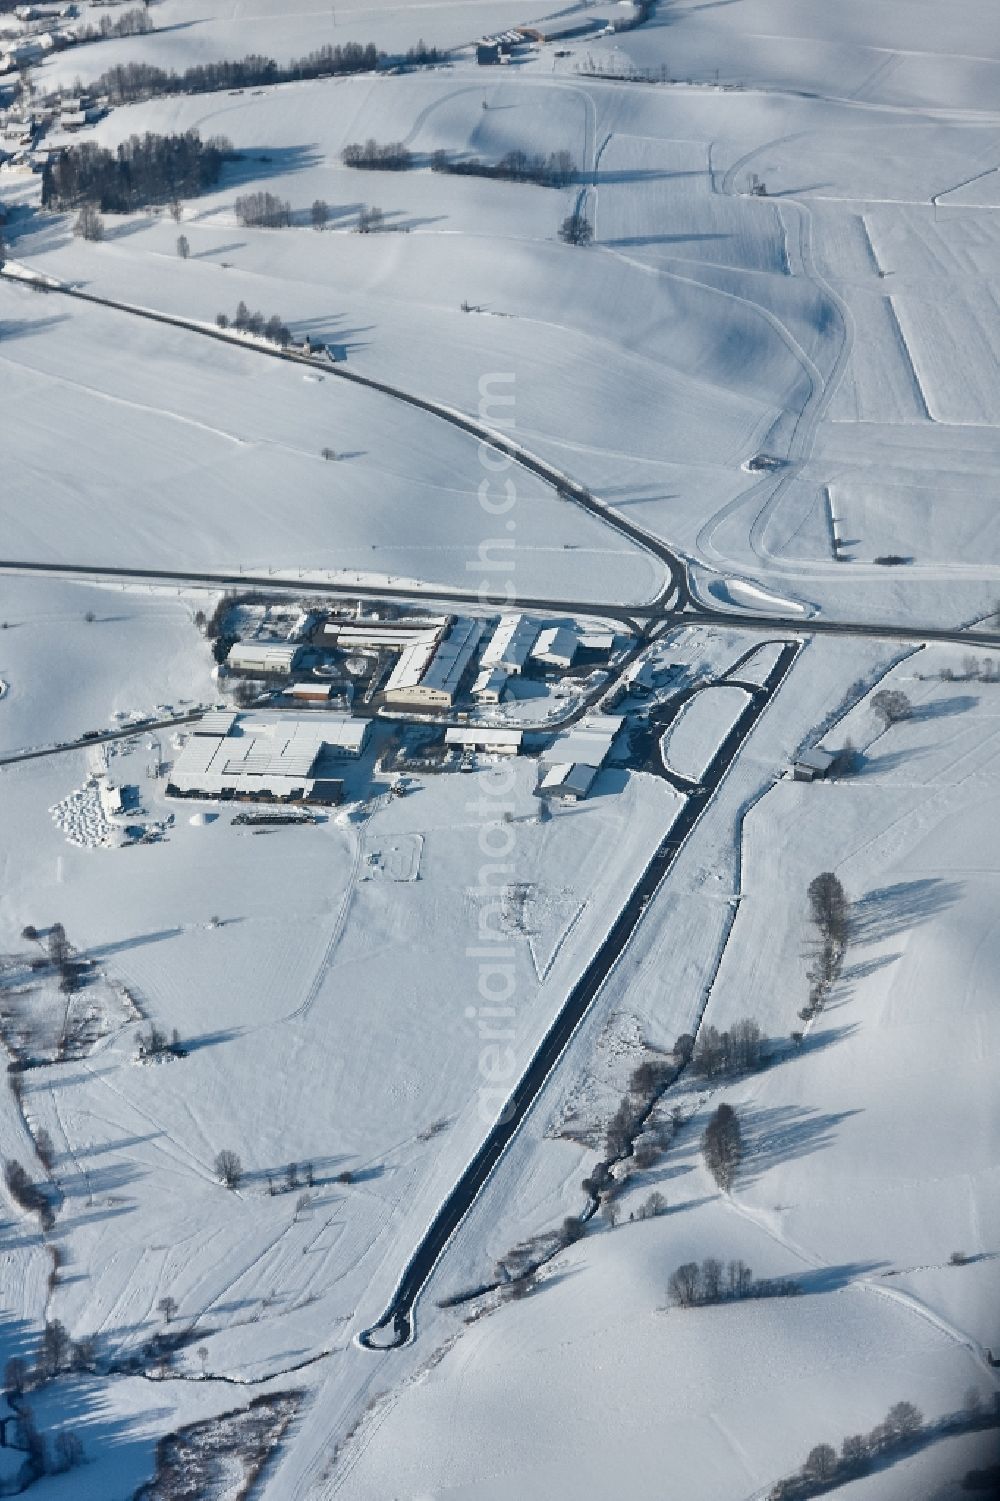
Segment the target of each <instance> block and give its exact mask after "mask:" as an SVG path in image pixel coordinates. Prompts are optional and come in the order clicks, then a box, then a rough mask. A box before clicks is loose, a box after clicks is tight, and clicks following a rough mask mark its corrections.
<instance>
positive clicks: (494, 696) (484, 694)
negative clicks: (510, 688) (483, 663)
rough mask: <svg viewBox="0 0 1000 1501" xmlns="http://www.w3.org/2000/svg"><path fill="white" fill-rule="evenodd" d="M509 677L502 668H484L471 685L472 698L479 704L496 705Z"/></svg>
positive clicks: (502, 694)
mask: <svg viewBox="0 0 1000 1501" xmlns="http://www.w3.org/2000/svg"><path fill="white" fill-rule="evenodd" d="M509 676H510V674H509V673H508V672H506V671H505V670H504V668H502V667H484V668H483V669H482V671H481V672H480V674H479V676H478V677H477V678H476V681H475V682H474V683H473V685H472V697H473V698H474V699H477V700H478V701H479V703H481V704H498V703H499V702H500V700H501V699H502V698H503V696H504V692H505V690H506V688H507V679H508V677H509Z"/></svg>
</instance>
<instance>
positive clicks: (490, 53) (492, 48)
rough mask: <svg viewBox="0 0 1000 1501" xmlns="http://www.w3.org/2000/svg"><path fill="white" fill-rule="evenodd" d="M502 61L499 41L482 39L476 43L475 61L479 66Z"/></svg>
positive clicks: (487, 65) (488, 65)
mask: <svg viewBox="0 0 1000 1501" xmlns="http://www.w3.org/2000/svg"><path fill="white" fill-rule="evenodd" d="M503 61H504V57H503V53H502V52H501V50H500V43H499V42H494V41H483V42H478V43H477V44H476V62H477V63H478V64H479V66H480V67H481V68H488V67H490V66H491V65H492V64H494V63H502V62H503Z"/></svg>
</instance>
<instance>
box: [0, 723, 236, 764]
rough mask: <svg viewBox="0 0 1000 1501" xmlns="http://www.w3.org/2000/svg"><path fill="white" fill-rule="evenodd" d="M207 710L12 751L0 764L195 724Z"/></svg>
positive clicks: (37, 758)
mask: <svg viewBox="0 0 1000 1501" xmlns="http://www.w3.org/2000/svg"><path fill="white" fill-rule="evenodd" d="M206 712H207V711H206V710H204V709H195V710H194V711H193V712H192V713H190V714H181V715H178V716H177V717H176V718H175V719H150V720H143V722H142V724H133V725H130V726H129V728H128V729H121V730H101V731H100V732H99V733H98V734H96V735H80V736H78V737H77V738H76V739H75V740H64V741H63V742H62V743H61V744H59V745H44V746H41V747H40V748H39V749H37V750H23V751H12V752H10V753H8V754H6V755H0V766H14V765H16V763H17V762H18V761H40V760H41V759H42V757H43V756H63V755H65V754H66V752H67V751H73V750H87V749H88V747H89V746H91V745H107V744H108V743H109V741H112V740H131V738H132V736H133V735H149V734H151V733H153V732H154V731H156V730H172V729H173V728H174V727H175V726H176V725H179V724H193V723H194V721H195V720H196V719H201V717H202V715H203V714H205V713H206Z"/></svg>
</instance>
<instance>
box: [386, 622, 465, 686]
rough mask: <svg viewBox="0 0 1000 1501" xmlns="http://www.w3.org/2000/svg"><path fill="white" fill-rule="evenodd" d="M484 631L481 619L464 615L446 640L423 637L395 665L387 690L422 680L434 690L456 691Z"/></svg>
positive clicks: (414, 683)
mask: <svg viewBox="0 0 1000 1501" xmlns="http://www.w3.org/2000/svg"><path fill="white" fill-rule="evenodd" d="M482 632H483V628H482V626H481V625H480V624H479V622H478V621H477V620H471V619H469V618H468V617H466V616H460V617H459V618H458V619H457V620H456V621H455V623H454V624H453V626H452V628H451V630H450V631H449V632H448V634H447V636H445V637H443V639H442V640H440V641H438V642H437V643H435V642H434V641H433V640H431V641H429V642H428V641H421V642H420V643H419V644H418V645H415V646H411V647H409V648H408V650H406V651H404V652H403V654H402V656H401V657H400V659H399V661H398V662H397V663H396V665H395V667H394V668H393V670H392V673H391V675H390V678H389V681H388V683H386V685H385V691H386V693H393V692H394V691H396V690H398V689H400V688H416V687H417V686H418V684H419V686H420V687H421V688H426V689H428V690H430V691H433V692H437V693H444V694H454V692H455V690H456V689H457V687H458V685H459V682H460V681H461V678H462V674H463V672H464V671H465V669H466V667H467V666H468V665H469V662H470V661H471V659H472V653H473V652H474V651H475V649H476V647H477V646H478V644H479V638H480V636H481V635H482Z"/></svg>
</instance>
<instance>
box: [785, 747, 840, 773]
mask: <svg viewBox="0 0 1000 1501" xmlns="http://www.w3.org/2000/svg"><path fill="white" fill-rule="evenodd" d="M836 759H837V758H836V756H834V754H833V753H832V751H828V750H824V749H823V748H822V746H819V745H817V746H814V747H813V748H812V749H811V750H804V751H802V752H800V754H799V755H797V756H796V757H795V764H796V766H806V767H808V769H809V770H810V771H820V772H823V771H829V770H830V767H831V766H832V765H833V763H834V761H835V760H836Z"/></svg>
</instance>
